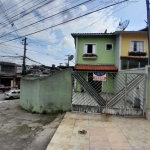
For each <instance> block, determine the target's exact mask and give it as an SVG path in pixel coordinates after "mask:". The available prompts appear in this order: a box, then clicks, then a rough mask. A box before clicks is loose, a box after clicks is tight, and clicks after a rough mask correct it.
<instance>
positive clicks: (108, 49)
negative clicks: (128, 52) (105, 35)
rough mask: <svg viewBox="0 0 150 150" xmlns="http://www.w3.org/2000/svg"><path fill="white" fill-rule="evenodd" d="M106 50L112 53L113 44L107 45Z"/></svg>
mask: <svg viewBox="0 0 150 150" xmlns="http://www.w3.org/2000/svg"><path fill="white" fill-rule="evenodd" d="M105 50H107V51H110V50H113V44H112V43H108V44H106V45H105Z"/></svg>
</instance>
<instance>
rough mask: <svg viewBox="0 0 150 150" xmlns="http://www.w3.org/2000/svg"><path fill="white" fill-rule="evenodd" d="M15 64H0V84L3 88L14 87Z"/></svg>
mask: <svg viewBox="0 0 150 150" xmlns="http://www.w3.org/2000/svg"><path fill="white" fill-rule="evenodd" d="M16 71H17V69H16V64H15V63H10V62H0V84H3V85H5V86H11V87H14V86H15V84H16V83H15V79H16Z"/></svg>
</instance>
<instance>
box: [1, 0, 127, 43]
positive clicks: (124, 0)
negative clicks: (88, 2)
mask: <svg viewBox="0 0 150 150" xmlns="http://www.w3.org/2000/svg"><path fill="white" fill-rule="evenodd" d="M126 1H128V0H123V1H121V2H118V3H115V4H112V5H109V6H106V7H103V8H100V9H97V10H95V11H93V12H89V13H86V14H83V15H81V16H78V17H75V18H73V19H70V20H67V21H64V22H61V23H58V24H56V25H53V26H50V27H47V28H44V29H42V30H38V31H36V32H32V33H29V34H26V35H24V36H29V35H32V34H36V33H39V32H42V31H45V30H48V29H50V28H53V27H56V26H59V25H62V24H65V23H68V22H71V21H74V20H76V19H79V18H81V17H84V16H87V15H89V14H92V13H94V12H97V11H100V10H102V9H105V8H108V7H111V6H114V5H117V4H120V3H124V2H126ZM16 39H19V37H18V38H14V39H11V40H8V41H5V42H2V43H6V42H9V41H13V40H16ZM2 43H0V44H2Z"/></svg>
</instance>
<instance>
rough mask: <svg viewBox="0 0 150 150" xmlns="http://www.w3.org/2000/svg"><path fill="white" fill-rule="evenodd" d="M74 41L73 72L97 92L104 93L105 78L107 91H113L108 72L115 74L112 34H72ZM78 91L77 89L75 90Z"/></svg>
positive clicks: (111, 80)
mask: <svg viewBox="0 0 150 150" xmlns="http://www.w3.org/2000/svg"><path fill="white" fill-rule="evenodd" d="M72 36H73V38H74V41H75V49H76V55H75V70H77V71H78V72H80V74H81V75H82V76H83V77H84V78H85V79H86V80H87V81H88V82H90V83H91V84H92V85H93V87H99V89H98V92H105V90H106V89H105V84H106V82H105V81H106V78H109V81H108V82H110V83H109V89H107V91H110V92H111V91H113V83H112V82H113V78H112V76H109V72H111V75H112V72H114V73H115V72H117V71H118V68H117V67H116V66H115V51H116V48H115V47H116V45H115V40H116V35H114V34H113V33H108V34H107V33H73V34H72ZM77 90H79V89H77Z"/></svg>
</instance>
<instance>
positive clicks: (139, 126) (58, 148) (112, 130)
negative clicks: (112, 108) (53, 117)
mask: <svg viewBox="0 0 150 150" xmlns="http://www.w3.org/2000/svg"><path fill="white" fill-rule="evenodd" d="M79 130H86V131H87V133H86V134H79V133H78V131H79ZM104 149H105V150H112V149H113V150H150V122H149V121H148V120H145V119H143V118H125V117H119V116H105V115H98V114H84V113H69V112H68V113H66V115H65V117H64V119H63V120H62V122H61V124H60V126H59V127H58V129H57V131H56V133H55V134H54V136H53V138H52V140H51V142H50V143H49V145H48V147H47V150H104Z"/></svg>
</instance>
